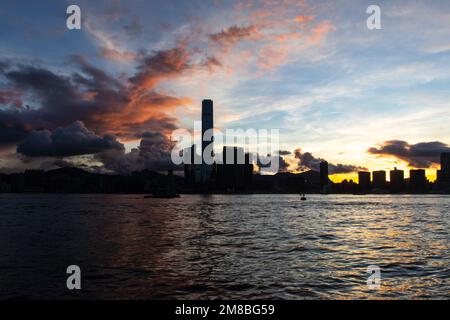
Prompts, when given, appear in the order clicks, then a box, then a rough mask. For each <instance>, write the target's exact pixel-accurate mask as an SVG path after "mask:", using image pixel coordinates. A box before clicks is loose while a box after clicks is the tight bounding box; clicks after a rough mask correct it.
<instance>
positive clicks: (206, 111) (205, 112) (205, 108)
mask: <svg viewBox="0 0 450 320" xmlns="http://www.w3.org/2000/svg"><path fill="white" fill-rule="evenodd" d="M213 128H214V113H213V101H212V100H203V102H202V165H201V181H202V184H203V185H206V184H208V183H209V181H210V179H211V175H212V172H213V164H212V163H211V164H206V163H205V158H204V157H205V150H206V149H207V148H208V150H209V151H211V154H210V156H211V157H214V151H213V147H214V136H213V135H212V132H211V131H210V130H213ZM207 131H209V132H210V133H211V135H210V138H211V139H210V140H209V141H205V137H206V136H205V133H207Z"/></svg>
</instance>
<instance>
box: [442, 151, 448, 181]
mask: <svg viewBox="0 0 450 320" xmlns="http://www.w3.org/2000/svg"><path fill="white" fill-rule="evenodd" d="M441 177H442V179H443V180H446V181H450V153H449V152H444V153H441Z"/></svg>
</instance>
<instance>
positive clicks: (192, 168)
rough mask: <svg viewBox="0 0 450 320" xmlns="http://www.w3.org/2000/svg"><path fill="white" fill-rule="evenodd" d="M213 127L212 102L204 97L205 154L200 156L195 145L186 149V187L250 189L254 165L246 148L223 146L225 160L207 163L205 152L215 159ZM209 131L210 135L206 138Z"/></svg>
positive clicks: (225, 190) (184, 153) (208, 190)
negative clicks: (245, 150)
mask: <svg viewBox="0 0 450 320" xmlns="http://www.w3.org/2000/svg"><path fill="white" fill-rule="evenodd" d="M213 127H214V120H213V101H212V100H203V102H202V149H201V152H202V155H197V153H196V146H195V145H193V146H192V147H190V148H186V149H184V150H183V160H184V182H185V187H186V188H187V189H188V191H191V192H202V193H211V192H247V191H248V190H249V189H250V188H251V186H252V178H253V164H252V159H251V157H250V154H248V153H245V152H244V149H243V148H238V147H234V146H224V147H223V152H222V161H219V162H216V161H213V162H212V163H206V162H205V154H208V155H210V156H211V159H214V158H216V157H215V154H214V151H213V147H214V136H213V135H212V131H211V130H212V129H213ZM208 130H210V131H209V134H210V135H209V136H207V139H203V138H204V137H205V134H207V133H208ZM209 138H210V139H209ZM204 140H207V141H204ZM215 160H216V159H215Z"/></svg>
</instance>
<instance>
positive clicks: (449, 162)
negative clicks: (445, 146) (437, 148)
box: [436, 152, 450, 193]
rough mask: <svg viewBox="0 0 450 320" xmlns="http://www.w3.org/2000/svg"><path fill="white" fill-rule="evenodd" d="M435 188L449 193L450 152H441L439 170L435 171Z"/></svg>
mask: <svg viewBox="0 0 450 320" xmlns="http://www.w3.org/2000/svg"><path fill="white" fill-rule="evenodd" d="M436 184H437V189H438V190H439V191H444V192H445V193H450V153H449V152H444V153H441V170H438V171H437V183H436Z"/></svg>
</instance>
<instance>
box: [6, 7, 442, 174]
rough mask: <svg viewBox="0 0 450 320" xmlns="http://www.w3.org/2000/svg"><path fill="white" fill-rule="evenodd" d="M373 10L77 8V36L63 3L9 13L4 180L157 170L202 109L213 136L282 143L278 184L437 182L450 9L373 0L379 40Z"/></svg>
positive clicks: (190, 127) (348, 8) (16, 8)
mask: <svg viewBox="0 0 450 320" xmlns="http://www.w3.org/2000/svg"><path fill="white" fill-rule="evenodd" d="M369 4H371V3H369V2H367V1H358V2H357V1H344V2H341V3H339V4H332V3H327V2H325V1H323V2H322V1H319V2H314V3H313V2H311V1H288V0H280V1H227V2H221V1H211V2H204V1H192V2H190V3H185V2H182V1H169V2H167V3H165V4H156V3H141V2H133V3H127V4H124V3H123V2H120V1H112V2H103V1H100V2H97V3H95V4H94V3H92V2H88V1H79V2H78V5H79V6H80V8H81V14H82V15H81V18H82V19H81V21H82V29H81V30H67V28H66V24H65V22H66V21H65V18H66V16H65V12H66V7H67V6H68V5H69V3H68V2H64V1H63V2H60V3H54V2H49V1H42V2H39V4H37V3H36V4H33V3H27V4H24V3H22V4H19V3H16V2H8V1H6V2H4V3H2V4H1V5H0V13H1V15H2V19H1V22H0V35H1V37H2V39H4V40H5V41H3V42H2V44H0V133H1V138H0V169H1V170H2V171H5V172H11V171H23V170H24V169H26V168H43V169H52V168H53V169H54V168H57V167H62V166H68V165H74V166H77V167H81V168H87V167H89V168H91V169H93V170H98V171H99V172H106V171H111V172H118V173H125V172H132V171H133V170H142V169H154V170H157V169H158V168H161V167H162V164H163V163H164V162H166V161H167V160H168V158H169V156H168V155H169V152H170V150H171V148H172V143H171V141H170V140H169V136H170V133H171V132H172V131H173V130H175V129H177V128H186V129H192V123H193V122H194V121H195V120H196V119H198V115H199V114H200V106H201V101H202V100H203V99H205V98H211V99H212V100H213V101H214V103H215V106H216V107H215V110H214V112H215V119H214V125H215V126H216V127H217V128H219V129H223V128H243V129H246V128H256V129H258V128H278V129H280V151H281V152H280V153H282V155H281V157H282V160H283V164H284V166H285V167H286V170H287V171H291V172H301V171H306V170H309V169H317V168H316V167H315V166H317V165H318V164H319V163H320V161H321V160H322V159H324V160H327V161H328V162H329V163H330V177H331V179H332V180H333V181H335V182H339V181H341V180H344V179H353V180H354V181H358V179H357V176H358V172H359V171H363V170H362V169H367V170H368V171H379V170H390V169H393V168H394V167H397V168H399V169H402V170H404V171H405V173H406V175H405V176H406V177H408V176H409V170H410V169H411V168H413V169H419V168H423V169H426V170H427V171H426V174H427V178H428V179H429V180H431V181H434V180H435V172H436V170H437V169H439V155H440V154H441V153H442V152H449V151H450V148H449V146H448V142H449V140H448V138H449V137H450V129H449V128H448V125H447V123H448V121H449V120H450V118H449V117H450V113H449V112H448V110H449V105H448V101H450V92H449V91H448V89H446V88H447V87H448V84H449V82H450V77H449V75H448V74H447V73H446V72H445V70H446V69H447V68H448V66H449V63H448V56H449V54H450V50H449V48H450V45H449V43H448V38H449V35H450V28H449V24H448V14H446V12H449V11H450V4H449V3H446V2H444V1H436V2H433V3H432V4H427V3H426V2H425V1H412V2H408V3H407V4H406V3H404V2H401V1H389V2H388V1H380V3H379V4H378V5H379V6H380V8H381V13H382V15H381V17H382V29H381V30H369V29H368V28H367V26H366V19H367V17H368V15H367V13H366V9H367V7H368V5H369ZM25 7H26V8H25ZM26 12H33V14H32V15H31V14H27V13H26ZM405 34H408V36H405ZM24 40H25V41H24ZM217 148H219V150H220V148H222V146H217ZM336 172H338V173H337V174H336ZM387 179H388V180H389V177H388V178H387Z"/></svg>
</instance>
